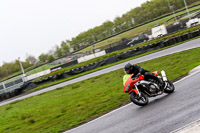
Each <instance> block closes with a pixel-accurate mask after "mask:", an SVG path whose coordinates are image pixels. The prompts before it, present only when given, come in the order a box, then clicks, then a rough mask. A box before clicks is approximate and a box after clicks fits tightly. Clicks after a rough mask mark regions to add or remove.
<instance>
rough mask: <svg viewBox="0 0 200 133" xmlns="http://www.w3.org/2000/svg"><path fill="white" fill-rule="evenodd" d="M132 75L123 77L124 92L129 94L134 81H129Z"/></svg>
mask: <svg viewBox="0 0 200 133" xmlns="http://www.w3.org/2000/svg"><path fill="white" fill-rule="evenodd" d="M132 75H133V74H132ZM132 75H130V74H127V75H124V77H123V84H124V92H129V91H130V90H131V89H132V88H133V86H134V81H133V80H132V79H131V77H132Z"/></svg>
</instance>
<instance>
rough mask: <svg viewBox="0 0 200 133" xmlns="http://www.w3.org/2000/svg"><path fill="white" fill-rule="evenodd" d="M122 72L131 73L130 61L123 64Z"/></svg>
mask: <svg viewBox="0 0 200 133" xmlns="http://www.w3.org/2000/svg"><path fill="white" fill-rule="evenodd" d="M124 72H125V73H126V74H131V73H130V72H131V64H130V63H128V64H126V65H125V66H124Z"/></svg>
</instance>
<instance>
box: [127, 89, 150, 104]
mask: <svg viewBox="0 0 200 133" xmlns="http://www.w3.org/2000/svg"><path fill="white" fill-rule="evenodd" d="M129 96H130V100H131V101H132V102H133V103H135V104H136V105H138V106H145V105H147V104H148V103H149V99H148V97H147V95H145V94H144V93H142V92H141V97H139V96H138V95H136V94H135V92H131V93H130V94H129Z"/></svg>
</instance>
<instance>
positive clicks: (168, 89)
mask: <svg viewBox="0 0 200 133" xmlns="http://www.w3.org/2000/svg"><path fill="white" fill-rule="evenodd" d="M165 84H166V87H165V89H164V92H165V93H168V94H169V93H172V92H174V90H175V87H174V84H173V83H172V82H171V81H169V80H168V81H166V82H165Z"/></svg>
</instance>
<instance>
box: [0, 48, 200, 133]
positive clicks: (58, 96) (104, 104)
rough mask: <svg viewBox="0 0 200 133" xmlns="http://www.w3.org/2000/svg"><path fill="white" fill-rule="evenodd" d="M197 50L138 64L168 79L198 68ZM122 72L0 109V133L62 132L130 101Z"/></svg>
mask: <svg viewBox="0 0 200 133" xmlns="http://www.w3.org/2000/svg"><path fill="white" fill-rule="evenodd" d="M199 56H200V48H197V49H192V50H187V51H183V52H179V53H176V54H172V55H168V56H164V57H161V58H157V59H154V60H150V61H146V62H143V63H140V64H139V65H141V66H142V67H144V68H145V69H147V70H150V71H155V70H158V71H160V70H165V71H166V73H167V75H168V79H169V80H175V79H177V78H179V77H181V76H183V75H186V74H187V73H188V72H189V71H190V70H191V69H192V68H194V67H196V66H198V65H200V58H199ZM123 75H124V72H123V70H122V69H119V70H116V71H114V72H110V73H106V74H102V75H99V76H96V77H93V78H90V79H88V80H84V81H81V82H78V83H74V84H71V85H68V86H65V87H62V88H59V89H56V90H53V91H50V92H47V93H43V94H40V95H37V96H33V97H30V98H27V99H24V100H22V101H16V102H13V103H11V104H8V105H5V106H2V107H0V125H1V126H0V132H3V133H10V132H12V133H19V132H23V133H26V132H33V133H34V132H42V133H47V132H54V133H56V132H62V131H64V130H67V129H70V128H72V127H75V126H78V125H80V124H82V123H84V122H86V121H88V120H91V119H94V118H96V117H98V116H100V115H102V114H105V113H107V112H109V111H110V110H112V109H115V108H117V107H119V106H121V105H123V104H124V103H127V102H129V101H130V100H129V97H128V96H127V94H125V93H124V92H123V86H122V77H123Z"/></svg>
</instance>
